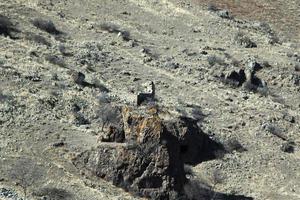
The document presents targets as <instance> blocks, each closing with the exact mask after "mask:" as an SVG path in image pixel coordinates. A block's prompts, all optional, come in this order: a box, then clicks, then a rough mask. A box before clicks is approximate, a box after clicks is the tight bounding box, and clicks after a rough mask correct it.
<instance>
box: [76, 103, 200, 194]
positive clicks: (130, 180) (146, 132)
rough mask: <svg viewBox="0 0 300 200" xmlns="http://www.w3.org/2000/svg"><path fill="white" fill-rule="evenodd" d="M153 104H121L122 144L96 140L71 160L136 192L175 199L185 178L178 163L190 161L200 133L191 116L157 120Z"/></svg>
mask: <svg viewBox="0 0 300 200" xmlns="http://www.w3.org/2000/svg"><path fill="white" fill-rule="evenodd" d="M157 112H158V111H157V110H156V108H151V109H148V110H147V111H144V110H142V109H139V110H134V109H133V108H130V107H124V108H123V111H122V116H123V123H124V133H125V140H124V141H125V143H123V144H120V143H119V144H117V145H116V144H115V143H111V145H107V143H106V144H105V145H104V144H103V145H100V146H99V147H98V148H97V149H95V150H91V151H87V152H84V153H82V154H81V155H79V156H78V157H77V158H76V159H75V160H74V164H75V166H77V167H78V168H86V169H88V170H89V171H91V172H92V173H93V174H95V175H97V176H99V177H101V178H103V179H105V180H107V181H111V182H112V183H113V184H114V185H116V186H119V187H122V188H124V189H126V190H128V191H130V192H132V193H134V194H137V195H139V196H144V197H148V198H150V199H177V198H179V196H180V195H183V186H184V184H185V183H186V181H187V179H186V176H185V172H184V163H193V162H195V161H196V160H197V159H198V157H199V155H200V153H201V147H202V143H203V134H202V132H200V131H199V128H198V127H197V125H196V122H194V121H193V120H192V119H189V118H179V119H174V120H171V121H168V122H167V121H164V120H162V119H161V118H160V117H159V116H158V114H157Z"/></svg>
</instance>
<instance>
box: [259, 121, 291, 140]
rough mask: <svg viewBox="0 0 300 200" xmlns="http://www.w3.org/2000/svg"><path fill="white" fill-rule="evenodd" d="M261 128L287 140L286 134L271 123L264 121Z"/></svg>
mask: <svg viewBox="0 0 300 200" xmlns="http://www.w3.org/2000/svg"><path fill="white" fill-rule="evenodd" d="M262 128H263V129H264V130H265V131H268V132H269V133H271V134H272V135H275V136H277V137H278V138H280V139H282V140H287V138H286V136H285V135H284V134H283V131H282V130H281V129H280V128H278V127H277V126H275V125H273V124H270V123H265V124H263V125H262Z"/></svg>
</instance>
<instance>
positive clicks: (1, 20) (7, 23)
mask: <svg viewBox="0 0 300 200" xmlns="http://www.w3.org/2000/svg"><path fill="white" fill-rule="evenodd" d="M15 32H19V30H18V29H17V28H16V27H15V26H14V25H13V23H12V22H11V20H10V19H9V18H8V17H6V16H3V15H1V14H0V35H4V36H8V37H10V38H12V39H15V37H14V35H13V33H15Z"/></svg>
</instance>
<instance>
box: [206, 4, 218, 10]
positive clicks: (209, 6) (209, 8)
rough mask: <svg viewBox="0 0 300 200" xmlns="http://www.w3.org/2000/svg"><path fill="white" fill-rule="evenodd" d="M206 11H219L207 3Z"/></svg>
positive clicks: (213, 5)
mask: <svg viewBox="0 0 300 200" xmlns="http://www.w3.org/2000/svg"><path fill="white" fill-rule="evenodd" d="M207 10H209V11H212V12H216V11H218V10H219V9H218V8H217V6H216V5H215V4H213V3H209V4H208V5H207Z"/></svg>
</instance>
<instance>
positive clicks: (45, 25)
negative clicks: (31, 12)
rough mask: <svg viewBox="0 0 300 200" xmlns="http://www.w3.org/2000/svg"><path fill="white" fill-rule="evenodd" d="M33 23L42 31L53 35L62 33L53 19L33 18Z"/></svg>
mask: <svg viewBox="0 0 300 200" xmlns="http://www.w3.org/2000/svg"><path fill="white" fill-rule="evenodd" d="M32 24H33V25H34V26H35V27H37V28H38V29H41V30H42V31H45V32H47V33H49V34H51V35H60V34H62V32H61V31H59V30H58V29H57V28H56V26H55V25H54V23H53V22H52V21H51V20H46V19H41V18H36V19H34V20H32Z"/></svg>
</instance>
